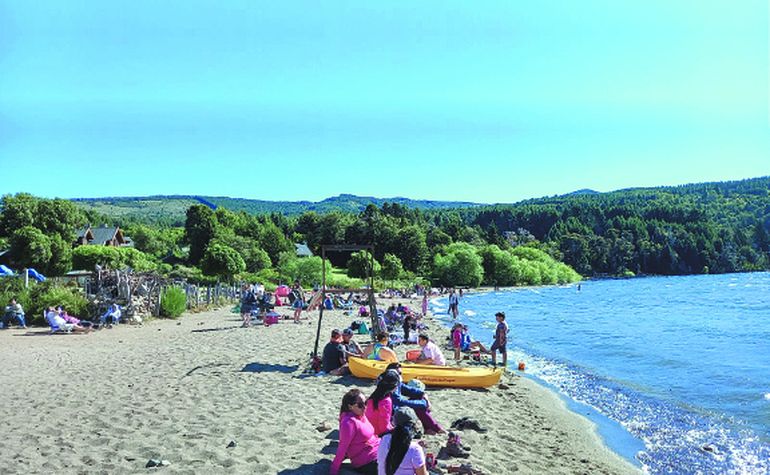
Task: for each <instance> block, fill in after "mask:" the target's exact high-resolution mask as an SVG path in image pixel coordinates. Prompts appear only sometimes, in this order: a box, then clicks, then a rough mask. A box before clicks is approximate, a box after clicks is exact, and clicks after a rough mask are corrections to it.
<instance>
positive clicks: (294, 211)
mask: <svg viewBox="0 0 770 475" xmlns="http://www.w3.org/2000/svg"><path fill="white" fill-rule="evenodd" d="M72 201H74V202H75V203H76V204H77V205H78V206H80V207H81V208H82V209H84V210H87V211H95V212H96V213H98V214H101V215H104V216H110V217H112V218H117V219H124V220H129V221H135V222H144V223H154V224H169V225H181V224H183V223H184V220H185V213H186V212H187V209H188V208H189V207H190V206H192V205H194V204H201V203H202V204H205V205H207V206H210V207H212V208H216V207H220V206H221V207H223V208H227V209H228V210H230V211H236V212H237V211H245V212H246V213H249V214H269V213H280V214H283V215H287V216H296V215H300V214H302V213H305V212H307V211H315V212H317V213H328V212H330V211H342V212H350V213H358V212H360V211H363V210H364V209H365V208H366V207H367V206H368V205H370V204H373V205H375V206H378V207H382V205H383V204H385V203H391V204H392V203H398V204H399V205H401V206H405V207H408V208H414V209H421V210H431V209H447V208H468V207H476V206H481V205H480V204H478V203H469V202H465V201H431V200H413V199H409V198H400V197H396V198H375V197H371V196H355V195H347V194H342V195H339V196H334V197H331V198H326V199H325V200H322V201H318V202H313V201H265V200H251V199H245V198H229V197H224V196H195V195H173V196H145V197H108V198H76V199H73V200H72Z"/></svg>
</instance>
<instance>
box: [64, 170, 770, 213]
mask: <svg viewBox="0 0 770 475" xmlns="http://www.w3.org/2000/svg"><path fill="white" fill-rule="evenodd" d="M659 193H670V194H673V195H688V196H691V197H692V199H694V200H705V201H706V202H708V201H710V200H712V199H713V197H714V196H715V195H743V196H767V195H768V193H770V177H767V176H765V177H757V178H748V179H744V180H735V181H724V182H705V183H693V184H685V185H673V186H660V187H639V188H626V189H621V190H615V191H609V192H598V191H594V190H591V189H586V188H584V189H580V190H576V191H573V192H571V193H566V194H563V195H554V196H550V197H547V196H544V197H541V198H531V199H527V200H523V201H520V202H518V203H508V204H506V203H496V204H485V203H473V202H468V201H436V200H415V199H410V198H403V197H393V198H376V197H373V196H357V195H351V194H341V195H338V196H333V197H330V198H326V199H324V200H321V201H317V202H314V201H267V200H255V199H246V198H230V197H226V196H201V195H154V196H138V197H105V198H74V199H72V200H71V201H73V202H75V203H76V204H77V205H78V206H80V207H81V208H83V209H84V210H87V211H94V212H97V213H99V214H101V215H104V216H109V217H110V218H112V219H113V220H114V221H116V222H120V221H121V220H131V221H139V222H155V223H165V224H173V225H181V224H183V223H184V220H185V213H186V212H187V209H188V208H189V207H190V206H192V205H195V204H205V205H206V206H210V207H212V208H214V207H219V206H222V207H225V208H227V209H229V210H231V211H245V212H247V213H250V214H265V213H281V214H285V215H295V216H296V215H299V214H302V213H304V212H307V211H315V212H317V213H328V212H330V211H342V212H352V213H358V212H360V211H362V210H364V209H365V208H366V207H367V206H368V205H370V204H373V205H375V206H377V207H382V205H383V204H385V203H391V204H394V203H397V204H399V205H401V206H405V207H409V208H417V209H422V210H441V209H466V210H468V211H471V210H475V211H480V210H483V209H486V208H495V207H501V206H502V207H506V206H526V205H546V204H552V205H554V204H556V205H558V204H565V203H567V202H570V203H578V202H581V203H590V202H596V203H602V204H605V205H606V204H609V203H612V202H627V201H628V200H634V201H639V200H641V201H644V200H647V199H651V198H652V197H654V196H656V195H657V194H659ZM618 200H619V201H618Z"/></svg>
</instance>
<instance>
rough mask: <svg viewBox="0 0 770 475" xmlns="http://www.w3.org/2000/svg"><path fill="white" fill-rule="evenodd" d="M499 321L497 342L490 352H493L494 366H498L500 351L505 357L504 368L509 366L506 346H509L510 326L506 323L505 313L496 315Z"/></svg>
mask: <svg viewBox="0 0 770 475" xmlns="http://www.w3.org/2000/svg"><path fill="white" fill-rule="evenodd" d="M495 318H496V319H497V328H495V341H494V342H493V343H492V346H491V347H490V348H489V350H490V351H491V352H492V366H495V367H496V366H497V352H498V351H499V352H500V353H501V354H502V355H503V368H506V367H507V365H508V352H507V350H506V345H507V344H508V324H507V323H505V312H497V313H496V314H495Z"/></svg>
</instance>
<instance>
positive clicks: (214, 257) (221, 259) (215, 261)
mask: <svg viewBox="0 0 770 475" xmlns="http://www.w3.org/2000/svg"><path fill="white" fill-rule="evenodd" d="M201 270H203V272H204V273H205V274H208V275H216V276H219V277H222V278H224V279H226V280H230V279H232V277H233V276H234V275H235V274H239V273H241V272H243V271H245V270H246V263H245V262H244V261H243V258H242V257H241V255H240V254H238V251H236V250H235V249H233V248H232V247H230V246H225V245H224V244H217V243H214V244H211V245H210V246H208V248H207V249H206V252H205V253H204V255H203V259H201Z"/></svg>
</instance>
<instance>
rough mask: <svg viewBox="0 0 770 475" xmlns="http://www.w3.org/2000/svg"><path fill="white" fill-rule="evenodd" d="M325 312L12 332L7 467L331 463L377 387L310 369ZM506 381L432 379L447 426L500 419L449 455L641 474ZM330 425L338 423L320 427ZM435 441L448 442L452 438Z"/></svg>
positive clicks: (205, 315)
mask: <svg viewBox="0 0 770 475" xmlns="http://www.w3.org/2000/svg"><path fill="white" fill-rule="evenodd" d="M379 300H380V301H381V302H382V304H381V306H383V305H385V302H388V301H390V299H379ZM392 301H394V302H395V301H397V299H393V300H392ZM401 301H403V302H404V303H407V302H408V303H407V304H408V305H410V306H412V307H414V308H418V304H419V302H417V301H413V300H407V299H401ZM278 311H279V313H281V314H284V315H290V314H291V310H290V309H289V308H288V307H280V308H279V309H278ZM303 316H304V314H303ZM317 318H318V313H317V312H313V313H312V314H311V318H310V319H308V320H303V321H302V323H301V324H299V325H296V324H293V323H291V322H290V321H286V320H284V321H282V322H280V323H279V324H276V325H272V326H270V327H264V326H262V325H259V326H256V327H253V328H248V329H242V328H240V317H239V316H238V315H236V314H232V313H230V310H229V307H227V308H222V309H218V310H213V311H207V312H202V313H197V314H185V315H184V316H183V317H182V318H180V319H178V320H154V321H152V322H150V323H148V324H145V325H143V326H129V325H121V326H119V327H117V328H115V329H112V330H106V329H105V330H100V331H97V332H94V333H92V334H88V335H50V336H49V335H47V331H46V330H44V329H33V330H31V331H26V332H25V331H21V330H6V331H3V332H0V357H2V358H3V361H4V363H5V368H4V371H3V373H2V374H0V385H2V387H3V388H4V392H5V393H6V399H7V403H8V404H9V407H10V409H11V410H10V411H8V414H7V415H6V423H5V424H4V425H3V428H2V429H0V449H2V451H3V453H4V454H6V457H3V460H0V471H2V472H3V473H52V472H56V473H78V472H83V471H89V472H92V471H101V472H111V473H137V472H144V471H146V469H145V465H146V464H147V462H148V460H149V459H159V460H168V462H169V463H170V465H168V466H166V467H163V470H164V472H168V473H201V472H205V471H208V472H211V473H246V472H248V473H264V474H274V473H275V474H281V475H298V474H326V473H328V469H329V466H330V464H331V460H332V458H333V457H334V453H335V451H336V438H337V417H338V411H339V402H340V400H341V398H342V395H343V394H344V393H345V392H346V391H347V390H348V389H350V388H352V387H358V388H360V389H362V391H363V392H364V393H365V394H366V395H368V394H370V393H371V391H372V390H373V389H374V385H373V383H372V381H365V380H359V379H357V378H354V377H352V376H344V377H339V378H337V377H329V376H322V377H316V376H310V377H308V376H306V375H305V374H303V370H304V369H305V368H306V367H307V365H308V363H309V353H310V352H312V350H313V343H314V341H315V333H316V325H317ZM354 319H355V318H354V317H351V316H347V315H345V314H344V312H342V311H338V310H335V311H325V312H324V320H323V322H322V328H321V340H320V344H319V352H320V351H322V349H323V345H325V344H326V342H327V341H328V338H329V334H330V331H331V329H332V328H335V327H336V328H345V327H346V326H348V325H349V323H350V322H351V321H352V320H354ZM429 326H431V330H433V333H436V332H437V331H438V330H437V329H438V328H440V326H439V324H438V322H436V321H434V323H432V324H431V323H429ZM28 335H29V336H28ZM436 336H437V337H439V335H438V334H436ZM355 338H356V340H358V341H359V342H360V343H363V342H364V339H363V338H362V337H361V336H356V337H355ZM413 348H417V346H416V345H409V346H404V345H401V346H399V347H398V353H399V355H400V356H403V354H404V352H405V351H406V350H407V349H413ZM504 378H505V383H506V385H507V386H508V388H507V389H500V388H499V387H497V386H496V387H493V388H490V389H489V390H470V389H429V390H428V392H429V394H430V397H431V401H432V403H433V406H434V416H435V417H436V418H437V419H438V420H439V422H440V423H441V424H442V425H443V426H445V427H447V428H448V427H449V425H450V424H451V422H452V421H453V420H455V419H458V418H460V417H462V416H471V417H473V418H475V419H477V420H478V421H479V422H480V423H481V425H482V426H484V427H487V428H488V429H489V432H487V433H485V434H480V433H476V432H473V431H465V432H463V433H462V436H463V443H464V444H466V445H469V446H471V447H472V452H471V457H470V458H469V459H467V460H463V459H453V460H451V461H449V462H451V463H453V464H458V463H461V462H471V463H473V466H474V467H475V468H477V469H480V470H482V471H483V472H484V473H487V474H500V473H533V474H534V473H546V472H547V473H575V474H578V473H606V474H615V473H639V470H638V469H637V468H635V467H633V466H631V465H630V464H629V463H628V462H627V461H626V460H625V459H623V458H621V457H620V456H618V455H617V454H615V453H614V452H612V451H611V450H609V449H608V448H607V447H606V446H605V445H604V444H603V443H602V441H601V439H600V438H599V436H598V435H597V434H596V432H595V430H594V426H593V425H592V423H591V422H590V421H588V420H587V419H585V418H583V417H582V416H580V415H578V414H575V413H573V412H571V411H569V410H568V409H567V408H566V406H565V404H564V402H563V401H561V400H560V399H559V398H558V396H557V395H555V394H554V393H552V392H551V391H549V390H547V389H546V388H543V387H541V386H539V385H538V384H537V383H536V382H534V381H532V380H530V379H529V378H522V377H521V376H519V375H516V374H509V375H506V376H504ZM324 422H325V423H326V424H327V425H328V426H330V427H331V430H322V431H319V430H317V427H318V426H319V424H321V423H324ZM426 440H427V444H428V450H427V451H432V452H433V453H438V450H437V449H438V447H440V446H441V445H443V443H444V442H445V441H446V436H444V437H441V436H428V437H426ZM230 442H234V444H235V445H234V446H231V447H228V446H230V445H232V444H230ZM343 473H352V472H349V471H348V472H344V471H343Z"/></svg>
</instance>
